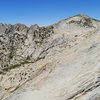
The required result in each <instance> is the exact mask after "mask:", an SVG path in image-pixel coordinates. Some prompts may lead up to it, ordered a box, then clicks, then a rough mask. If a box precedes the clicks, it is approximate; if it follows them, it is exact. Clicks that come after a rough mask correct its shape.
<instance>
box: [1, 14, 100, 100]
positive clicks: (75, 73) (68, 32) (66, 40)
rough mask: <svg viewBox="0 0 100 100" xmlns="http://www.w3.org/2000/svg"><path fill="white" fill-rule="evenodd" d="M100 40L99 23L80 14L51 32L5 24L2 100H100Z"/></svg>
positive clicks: (60, 23)
mask: <svg viewBox="0 0 100 100" xmlns="http://www.w3.org/2000/svg"><path fill="white" fill-rule="evenodd" d="M99 35H100V21H98V20H95V19H93V18H90V17H88V16H87V15H82V14H79V15H76V16H73V17H70V18H68V19H65V20H62V21H60V22H58V23H56V24H53V25H51V26H47V27H39V26H38V25H32V26H30V27H27V26H25V25H23V24H15V25H7V24H2V23H1V24H0V81H1V82H0V100H27V99H28V100H100V94H99V92H100V91H99V88H100V87H99V86H100V81H99V76H100V73H99V71H100V68H99V48H100V46H99V45H100V44H99V42H100V36H99ZM95 93H96V94H95ZM24 95H26V96H24ZM94 95H95V96H94Z"/></svg>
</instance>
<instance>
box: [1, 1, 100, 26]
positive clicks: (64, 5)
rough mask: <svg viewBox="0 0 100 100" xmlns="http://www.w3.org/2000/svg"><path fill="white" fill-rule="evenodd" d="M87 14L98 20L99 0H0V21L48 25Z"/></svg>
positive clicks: (99, 12)
mask: <svg viewBox="0 0 100 100" xmlns="http://www.w3.org/2000/svg"><path fill="white" fill-rule="evenodd" d="M79 13H83V14H87V15H89V16H90V17H93V18H96V19H99V20H100V0H0V22H2V23H7V24H15V23H22V24H26V25H28V26H30V25H31V24H39V25H40V26H44V25H50V24H53V23H56V22H58V21H60V20H62V19H66V18H68V17H71V16H74V15H77V14H79Z"/></svg>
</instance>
